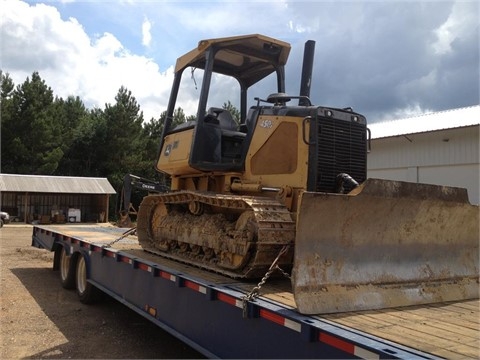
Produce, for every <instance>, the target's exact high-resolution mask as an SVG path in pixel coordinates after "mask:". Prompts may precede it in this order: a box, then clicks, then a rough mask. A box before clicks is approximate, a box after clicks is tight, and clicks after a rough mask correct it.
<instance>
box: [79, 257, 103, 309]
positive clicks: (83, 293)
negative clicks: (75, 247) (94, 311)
mask: <svg viewBox="0 0 480 360" xmlns="http://www.w3.org/2000/svg"><path fill="white" fill-rule="evenodd" d="M75 285H76V289H77V295H78V298H79V299H80V302H81V303H83V304H93V303H95V302H97V301H98V300H99V298H100V290H99V289H97V288H96V287H95V286H94V285H92V284H91V283H89V282H88V281H87V262H86V260H85V256H84V255H80V256H79V257H78V260H77V266H76V274H75Z"/></svg>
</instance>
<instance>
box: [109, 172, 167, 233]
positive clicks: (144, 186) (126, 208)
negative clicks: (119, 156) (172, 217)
mask: <svg viewBox="0 0 480 360" xmlns="http://www.w3.org/2000/svg"><path fill="white" fill-rule="evenodd" d="M133 189H139V190H144V191H147V192H148V193H163V192H167V191H168V190H169V189H168V187H167V186H166V185H164V184H161V183H160V182H158V181H155V180H150V179H145V178H142V177H140V176H136V175H132V174H127V175H125V177H124V178H123V188H122V192H121V196H120V211H119V220H118V226H119V227H132V221H131V219H130V215H137V210H136V209H135V207H134V206H133V205H132V202H131V199H132V190H133Z"/></svg>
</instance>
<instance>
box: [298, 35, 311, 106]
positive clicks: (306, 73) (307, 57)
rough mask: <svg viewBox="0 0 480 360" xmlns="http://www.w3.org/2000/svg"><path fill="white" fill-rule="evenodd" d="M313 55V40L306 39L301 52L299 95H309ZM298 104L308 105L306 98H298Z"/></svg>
mask: <svg viewBox="0 0 480 360" xmlns="http://www.w3.org/2000/svg"><path fill="white" fill-rule="evenodd" d="M314 55H315V41H314V40H308V41H307V42H306V43H305V49H304V52H303V65H302V79H301V81H300V96H306V97H310V87H311V86H312V72H313V58H314ZM298 105H299V106H308V105H310V104H309V102H308V101H307V100H306V99H302V98H300V99H299V100H298Z"/></svg>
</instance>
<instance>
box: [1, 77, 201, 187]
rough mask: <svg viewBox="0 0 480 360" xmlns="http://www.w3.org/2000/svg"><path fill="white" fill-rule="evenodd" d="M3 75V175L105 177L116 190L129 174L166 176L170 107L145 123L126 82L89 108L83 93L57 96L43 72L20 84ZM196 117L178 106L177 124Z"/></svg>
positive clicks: (176, 112) (176, 111) (146, 176)
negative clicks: (163, 158) (164, 137)
mask: <svg viewBox="0 0 480 360" xmlns="http://www.w3.org/2000/svg"><path fill="white" fill-rule="evenodd" d="M0 76H1V103H0V106H1V128H0V129H1V164H0V165H1V172H2V173H5V174H27V175H54V176H81V177H105V178H107V179H108V180H109V182H110V183H111V184H112V186H113V187H114V188H115V189H116V191H117V192H120V191H121V188H122V185H123V178H124V176H125V174H135V175H138V176H141V177H145V178H149V179H155V180H159V181H160V180H162V179H161V177H162V175H160V174H157V173H156V171H155V169H154V163H155V161H156V156H157V152H158V146H159V143H160V136H161V133H162V129H163V124H164V121H165V117H166V111H164V112H163V113H162V114H160V117H159V118H158V119H155V118H152V119H150V120H149V121H144V118H143V112H142V111H141V109H140V106H139V104H138V103H137V101H136V99H135V97H134V96H133V95H132V92H131V91H129V90H128V89H127V88H125V87H123V86H122V87H121V88H120V89H119V90H118V93H117V95H116V96H115V103H114V104H105V107H104V108H103V109H99V108H94V109H88V108H87V107H86V106H85V104H84V103H83V101H82V100H81V99H80V98H79V97H78V96H69V97H67V98H66V99H63V98H61V97H58V96H54V94H53V91H52V89H51V88H50V87H49V86H48V85H47V84H46V82H45V80H43V79H42V78H41V77H40V75H39V73H38V72H33V73H32V76H31V77H27V78H26V80H25V81H24V82H23V83H22V84H18V85H15V84H14V83H13V81H12V79H11V78H10V76H9V74H8V73H4V72H3V71H1V70H0ZM193 119H195V116H186V115H185V113H184V111H183V110H182V109H181V108H177V109H176V110H175V113H174V123H175V124H178V123H182V122H185V121H188V120H193Z"/></svg>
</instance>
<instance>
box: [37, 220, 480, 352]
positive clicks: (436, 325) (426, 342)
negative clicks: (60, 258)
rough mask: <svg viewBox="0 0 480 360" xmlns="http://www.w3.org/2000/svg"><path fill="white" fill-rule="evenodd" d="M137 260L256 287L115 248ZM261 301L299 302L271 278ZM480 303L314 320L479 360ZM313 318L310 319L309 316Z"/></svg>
mask: <svg viewBox="0 0 480 360" xmlns="http://www.w3.org/2000/svg"><path fill="white" fill-rule="evenodd" d="M41 227H42V228H44V229H51V230H52V231H54V232H58V233H61V234H63V235H65V236H69V237H72V238H77V239H80V240H83V241H87V242H90V243H95V244H108V243H110V242H112V241H113V240H115V239H117V238H118V237H119V234H121V232H122V231H125V230H126V229H119V228H114V227H111V226H101V225H70V224H68V225H44V226H41ZM111 247H112V248H114V249H118V250H121V251H123V252H126V253H128V254H131V255H133V256H135V257H137V258H141V259H145V260H147V261H151V262H157V263H161V264H162V265H164V266H167V267H168V268H171V269H175V270H177V271H181V272H182V273H185V274H188V275H189V276H192V277H196V278H200V279H202V280H203V281H208V282H209V283H211V284H222V285H225V284H228V286H229V287H231V288H232V289H235V290H237V291H240V292H244V293H245V294H248V293H249V292H250V291H251V290H252V289H253V287H254V286H256V282H251V281H248V282H246V281H239V280H233V279H230V278H227V277H225V276H223V275H220V274H216V273H212V272H208V271H205V270H201V269H199V268H196V267H192V266H189V265H186V264H182V263H178V262H174V261H171V260H168V259H164V258H161V257H159V256H157V255H154V254H150V253H147V252H145V251H143V250H142V249H141V247H140V246H139V245H138V242H137V240H136V237H135V236H131V235H130V236H128V237H126V238H125V239H123V240H121V241H118V242H116V243H115V244H113V245H112V246H111ZM260 294H261V297H262V299H263V300H266V301H270V302H273V303H276V304H281V306H283V307H286V308H291V309H295V301H294V299H293V294H292V292H291V285H290V281H289V280H287V279H285V278H284V279H269V280H268V281H267V283H266V284H264V285H263V286H262V287H261V291H260ZM479 309H480V301H479V299H475V300H468V301H461V302H451V303H437V304H430V305H421V306H411V307H403V308H391V309H384V310H375V311H359V312H348V313H338V314H324V315H322V314H319V315H315V316H313V317H314V318H317V319H320V320H322V321H326V322H331V323H332V324H335V325H336V326H341V327H345V328H348V329H349V330H350V331H359V332H363V333H367V334H370V335H371V336H372V337H373V338H382V339H386V340H388V341H391V342H394V343H397V344H401V345H404V346H406V347H409V348H413V349H416V350H419V351H422V352H427V353H430V354H433V355H436V356H439V357H445V358H451V359H457V358H474V359H477V358H480V311H479ZM309 316H310V315H309Z"/></svg>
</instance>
